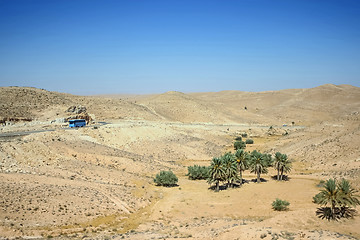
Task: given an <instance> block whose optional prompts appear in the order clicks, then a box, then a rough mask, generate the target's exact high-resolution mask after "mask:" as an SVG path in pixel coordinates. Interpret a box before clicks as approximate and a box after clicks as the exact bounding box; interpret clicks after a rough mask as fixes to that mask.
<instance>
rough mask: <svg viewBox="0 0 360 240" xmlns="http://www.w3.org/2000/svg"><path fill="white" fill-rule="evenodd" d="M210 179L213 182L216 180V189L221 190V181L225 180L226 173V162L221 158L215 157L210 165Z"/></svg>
mask: <svg viewBox="0 0 360 240" xmlns="http://www.w3.org/2000/svg"><path fill="white" fill-rule="evenodd" d="M209 175H210V176H209V179H208V182H209V183H212V182H215V183H216V187H215V191H216V192H218V191H219V182H220V181H222V180H223V178H224V175H225V168H224V164H223V161H222V159H221V158H213V159H212V162H211V165H210V169H209Z"/></svg>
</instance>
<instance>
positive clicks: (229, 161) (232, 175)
mask: <svg viewBox="0 0 360 240" xmlns="http://www.w3.org/2000/svg"><path fill="white" fill-rule="evenodd" d="M221 159H222V162H223V164H224V170H225V176H224V177H225V180H226V181H227V187H232V186H233V181H234V180H236V179H237V168H236V167H237V166H236V159H235V156H234V154H232V153H230V152H228V153H226V154H224V156H222V157H221Z"/></svg>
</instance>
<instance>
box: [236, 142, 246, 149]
mask: <svg viewBox="0 0 360 240" xmlns="http://www.w3.org/2000/svg"><path fill="white" fill-rule="evenodd" d="M245 148H246V144H245V142H243V141H236V142H234V149H235V150H238V149H245Z"/></svg>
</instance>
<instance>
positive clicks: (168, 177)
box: [154, 171, 178, 187]
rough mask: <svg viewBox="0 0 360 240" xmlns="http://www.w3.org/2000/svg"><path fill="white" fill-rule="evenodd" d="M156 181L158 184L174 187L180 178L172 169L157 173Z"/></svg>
mask: <svg viewBox="0 0 360 240" xmlns="http://www.w3.org/2000/svg"><path fill="white" fill-rule="evenodd" d="M154 182H155V183H156V185H158V186H165V187H173V186H176V185H177V182H178V178H177V177H176V175H175V174H174V173H173V172H172V171H161V172H160V173H159V174H156V177H155V178H154Z"/></svg>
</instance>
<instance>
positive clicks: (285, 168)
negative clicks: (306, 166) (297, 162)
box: [280, 154, 292, 180]
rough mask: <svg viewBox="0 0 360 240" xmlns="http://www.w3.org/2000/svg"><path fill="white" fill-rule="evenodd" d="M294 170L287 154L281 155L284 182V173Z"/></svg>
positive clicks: (281, 177) (281, 178) (281, 175)
mask: <svg viewBox="0 0 360 240" xmlns="http://www.w3.org/2000/svg"><path fill="white" fill-rule="evenodd" d="M291 168H292V162H291V161H290V160H289V159H288V157H287V155H286V154H281V166H280V171H281V174H280V180H284V172H285V173H289V172H290V171H291Z"/></svg>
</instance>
